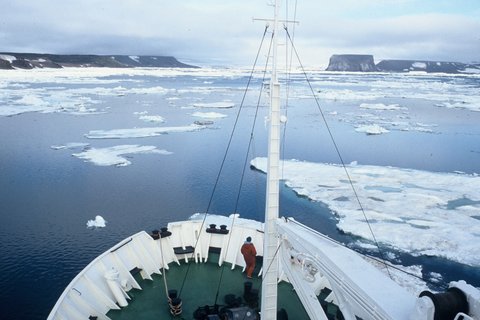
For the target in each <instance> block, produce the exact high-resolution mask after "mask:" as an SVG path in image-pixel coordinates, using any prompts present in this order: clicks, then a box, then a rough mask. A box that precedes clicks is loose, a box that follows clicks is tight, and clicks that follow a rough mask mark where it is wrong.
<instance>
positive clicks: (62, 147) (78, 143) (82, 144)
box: [50, 142, 90, 150]
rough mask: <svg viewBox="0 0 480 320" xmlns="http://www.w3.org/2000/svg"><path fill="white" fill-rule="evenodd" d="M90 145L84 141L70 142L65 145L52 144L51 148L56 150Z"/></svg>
mask: <svg viewBox="0 0 480 320" xmlns="http://www.w3.org/2000/svg"><path fill="white" fill-rule="evenodd" d="M89 145H90V144H89V143H83V142H69V143H67V144H65V145H54V146H51V147H50V148H52V149H54V150H62V149H77V148H85V147H88V146H89Z"/></svg>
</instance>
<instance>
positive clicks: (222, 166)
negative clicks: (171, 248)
mask: <svg viewBox="0 0 480 320" xmlns="http://www.w3.org/2000/svg"><path fill="white" fill-rule="evenodd" d="M268 28H269V26H268V24H267V25H266V26H265V30H264V32H263V36H262V40H261V42H260V46H259V48H258V51H257V55H256V57H255V61H254V63H253V67H252V69H251V71H250V76H249V78H248V82H247V86H246V88H245V92H244V94H243V97H242V101H241V103H240V106H239V110H238V112H237V116H236V118H235V122H234V125H233V129H232V131H231V133H230V137H229V140H228V144H227V148H226V150H225V153H224V155H223V159H222V162H221V165H220V169H219V170H218V173H217V177H216V179H215V183H214V186H213V189H212V192H211V194H210V198H209V201H208V205H207V210H206V211H205V214H204V216H203V220H202V224H201V225H200V232H199V233H198V236H197V238H196V240H195V245H194V247H193V252H192V256H191V257H193V256H194V255H195V250H196V248H197V245H198V242H199V240H200V236H201V234H202V230H203V227H204V225H205V221H206V219H207V214H208V212H209V211H210V207H211V205H212V202H213V197H214V195H215V191H216V190H217V187H218V183H219V181H220V176H221V174H222V171H223V168H224V166H225V163H226V159H227V155H228V152H229V150H230V147H231V144H232V140H233V135H234V133H235V130H236V128H237V124H238V120H239V118H240V113H241V112H242V109H243V105H244V103H245V98H246V95H247V92H248V89H249V87H250V83H251V81H252V78H253V73H254V71H255V67H256V65H257V61H258V57H259V56H260V52H261V49H262V47H263V41H264V40H265V35H266V34H267V30H268ZM190 265H191V264H188V267H187V271H186V272H185V276H184V278H183V281H182V285H181V286H180V290H179V294H178V296H179V297H180V296H181V294H182V291H183V288H184V287H185V282H186V279H187V277H188V273H189V272H190ZM217 295H218V293H217ZM215 300H216V299H215Z"/></svg>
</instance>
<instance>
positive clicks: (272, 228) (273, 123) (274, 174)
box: [260, 0, 280, 320]
mask: <svg viewBox="0 0 480 320" xmlns="http://www.w3.org/2000/svg"><path fill="white" fill-rule="evenodd" d="M274 11H275V13H274V21H273V39H272V41H273V43H272V45H273V48H272V49H273V58H272V78H271V82H270V90H271V91H270V129H269V135H268V138H269V139H268V160H267V161H268V162H267V195H266V208H265V240H264V244H263V270H264V272H265V273H264V275H263V281H262V300H261V314H260V317H261V319H262V320H265V319H276V318H277V278H278V257H277V254H276V253H277V248H278V238H277V233H276V225H275V224H276V220H277V219H278V208H279V171H280V170H279V162H280V84H279V83H278V78H277V47H278V40H277V39H278V38H277V35H278V12H279V5H278V0H276V1H275V7H274Z"/></svg>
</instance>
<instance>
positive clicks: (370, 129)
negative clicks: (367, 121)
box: [355, 124, 390, 135]
mask: <svg viewBox="0 0 480 320" xmlns="http://www.w3.org/2000/svg"><path fill="white" fill-rule="evenodd" d="M355 131H357V132H364V133H366V134H369V135H376V134H382V133H388V132H390V131H388V130H387V129H385V128H383V127H381V126H379V125H378V124H372V125H368V126H362V127H358V128H356V129H355Z"/></svg>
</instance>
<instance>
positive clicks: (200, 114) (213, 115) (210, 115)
mask: <svg viewBox="0 0 480 320" xmlns="http://www.w3.org/2000/svg"><path fill="white" fill-rule="evenodd" d="M192 116H194V117H197V118H205V119H220V118H225V117H226V116H227V115H226V114H223V113H218V112H194V113H192Z"/></svg>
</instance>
